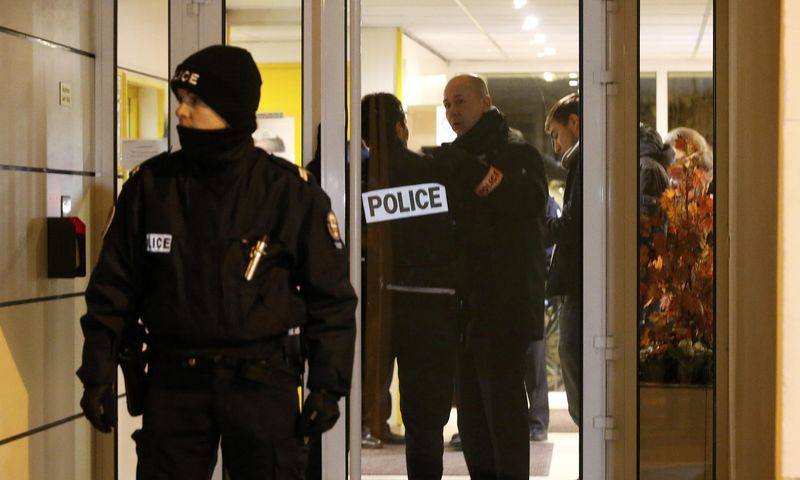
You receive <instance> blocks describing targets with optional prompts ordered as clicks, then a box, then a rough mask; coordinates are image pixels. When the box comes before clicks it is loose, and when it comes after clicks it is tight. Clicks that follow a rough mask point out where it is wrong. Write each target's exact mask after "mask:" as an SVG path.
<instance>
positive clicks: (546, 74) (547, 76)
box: [542, 72, 556, 82]
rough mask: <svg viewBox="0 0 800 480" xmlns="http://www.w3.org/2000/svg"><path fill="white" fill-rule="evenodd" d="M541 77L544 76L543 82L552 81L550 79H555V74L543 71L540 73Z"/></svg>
mask: <svg viewBox="0 0 800 480" xmlns="http://www.w3.org/2000/svg"><path fill="white" fill-rule="evenodd" d="M542 78H544V81H545V82H552V81H553V79H555V78H556V76H555V75H553V72H544V73H543V74H542Z"/></svg>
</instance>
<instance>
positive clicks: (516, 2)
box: [514, 0, 528, 8]
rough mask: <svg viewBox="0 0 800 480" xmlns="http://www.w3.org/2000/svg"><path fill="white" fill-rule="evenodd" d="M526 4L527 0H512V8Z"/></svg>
mask: <svg viewBox="0 0 800 480" xmlns="http://www.w3.org/2000/svg"><path fill="white" fill-rule="evenodd" d="M527 4H528V0H514V8H522V7H524V6H525V5H527Z"/></svg>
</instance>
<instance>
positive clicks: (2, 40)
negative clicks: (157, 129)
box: [0, 33, 95, 171]
mask: <svg viewBox="0 0 800 480" xmlns="http://www.w3.org/2000/svg"><path fill="white" fill-rule="evenodd" d="M0 58H2V59H3V64H4V65H3V68H2V69H0V84H1V85H3V89H4V90H5V91H6V92H13V93H12V94H10V95H3V96H2V97H0V126H2V128H0V145H1V146H0V164H3V165H16V166H25V167H35V168H50V169H64V170H72V171H91V170H93V169H94V163H93V161H92V155H91V152H92V141H93V137H92V127H93V125H92V114H93V108H94V66H95V64H94V59H92V58H89V57H86V56H82V55H78V54H75V53H71V52H67V51H65V50H61V49H55V48H50V47H45V46H41V45H38V44H36V43H33V42H30V41H28V40H25V39H21V38H17V37H14V36H11V35H5V34H2V33H0Z"/></svg>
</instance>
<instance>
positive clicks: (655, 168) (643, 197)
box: [639, 136, 674, 215]
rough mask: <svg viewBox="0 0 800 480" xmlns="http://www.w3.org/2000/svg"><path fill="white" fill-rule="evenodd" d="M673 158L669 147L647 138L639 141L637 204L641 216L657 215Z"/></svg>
mask: <svg viewBox="0 0 800 480" xmlns="http://www.w3.org/2000/svg"><path fill="white" fill-rule="evenodd" d="M640 137H641V136H640ZM673 158H674V151H673V150H672V147H671V146H670V145H668V144H667V145H665V144H663V143H662V144H659V143H657V142H653V141H651V139H650V138H647V137H641V138H640V139H639V203H640V207H641V210H640V213H641V214H642V215H654V214H656V213H658V211H659V198H660V197H661V193H662V192H663V191H664V190H665V189H666V188H667V187H668V186H669V175H668V174H667V168H669V166H670V164H671V163H672V160H673Z"/></svg>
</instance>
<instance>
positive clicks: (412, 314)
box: [392, 291, 458, 480]
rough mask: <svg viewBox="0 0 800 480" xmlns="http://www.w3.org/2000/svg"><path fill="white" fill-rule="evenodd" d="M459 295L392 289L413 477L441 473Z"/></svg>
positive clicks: (408, 459)
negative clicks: (443, 432)
mask: <svg viewBox="0 0 800 480" xmlns="http://www.w3.org/2000/svg"><path fill="white" fill-rule="evenodd" d="M456 306H457V305H456V297H455V296H454V295H443V294H429V293H410V292H397V291H395V292H393V294H392V313H393V315H392V321H393V326H394V332H395V333H394V336H395V337H394V338H395V341H396V351H397V374H398V377H399V381H400V411H401V412H402V415H403V423H404V424H405V429H406V430H405V436H406V469H407V471H408V478H409V479H411V480H414V479H434V478H441V477H442V455H443V453H444V443H443V438H442V431H443V429H444V426H445V425H446V424H447V421H448V419H449V418H450V409H451V407H452V402H453V383H454V375H455V361H456V347H457V343H458V326H457V323H456V322H457V317H456Z"/></svg>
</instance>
